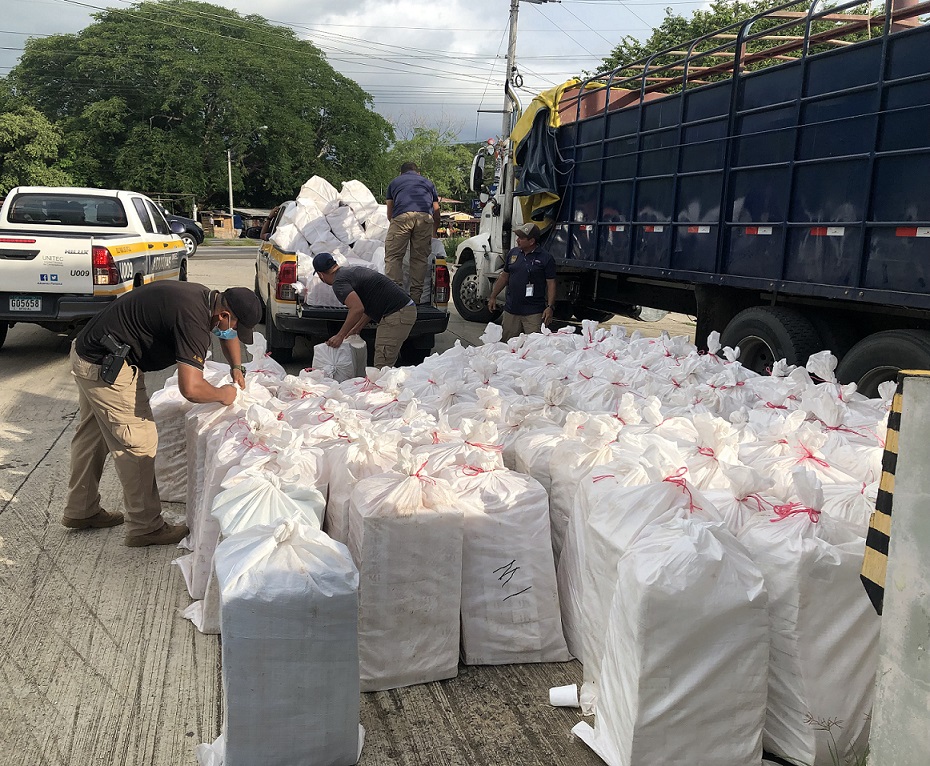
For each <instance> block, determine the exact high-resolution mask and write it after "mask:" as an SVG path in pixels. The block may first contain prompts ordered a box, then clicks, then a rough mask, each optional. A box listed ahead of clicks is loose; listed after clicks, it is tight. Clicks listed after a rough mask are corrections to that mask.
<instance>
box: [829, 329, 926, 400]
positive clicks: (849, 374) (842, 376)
mask: <svg viewBox="0 0 930 766" xmlns="http://www.w3.org/2000/svg"><path fill="white" fill-rule="evenodd" d="M928 369H930V332H928V331H927V330H886V331H885V332H877V333H875V334H873V335H869V336H868V337H867V338H863V339H862V340H860V341H859V342H858V343H857V344H856V345H855V346H853V347H852V348H851V349H850V350H849V353H848V354H846V356H844V357H843V360H842V361H841V362H840V363H839V364H838V365H837V367H836V377H837V379H838V380H840V381H841V382H843V383H851V382H852V383H855V384H856V386H857V388H858V390H859V393H861V394H864V395H865V396H868V397H873V398H874V397H876V396H878V387H879V385H881V384H882V383H884V382H885V381H887V380H896V379H897V377H898V372H899V371H900V370H928Z"/></svg>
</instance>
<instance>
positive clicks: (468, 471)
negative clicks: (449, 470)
mask: <svg viewBox="0 0 930 766" xmlns="http://www.w3.org/2000/svg"><path fill="white" fill-rule="evenodd" d="M462 473H463V474H465V475H466V476H479V475H480V474H482V473H490V471H488V470H487V469H485V468H479V467H478V466H476V465H463V466H462Z"/></svg>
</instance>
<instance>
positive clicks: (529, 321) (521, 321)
mask: <svg viewBox="0 0 930 766" xmlns="http://www.w3.org/2000/svg"><path fill="white" fill-rule="evenodd" d="M513 233H514V234H515V235H516V238H517V246H516V247H514V248H512V249H511V251H510V252H509V253H507V258H506V260H505V261H504V270H503V271H501V273H500V275H499V276H498V277H497V280H496V281H495V282H494V286H493V287H492V288H491V296H490V298H488V308H489V309H490V310H491V311H496V310H497V296H498V295H499V294H500V292H501V291H502V290H503V289H504V288H505V287H506V288H507V300H506V301H505V302H504V316H503V317H501V327H502V328H503V330H504V334H503V337H502V338H501V339H502V340H509V339H510V338H514V337H516V336H517V335H519V334H520V333H524V332H525V333H533V332H539V331H540V330H541V329H542V326H543V325H544V324H549V322H551V321H552V315H553V309H554V308H555V261H554V260H553V258H552V256H551V255H549V253H547V252H546V251H545V250H541V249H540V248H539V244H538V243H539V227H538V226H537V225H536V224H535V223H527V224H523V226H517V227H516V228H515V229H514V230H513Z"/></svg>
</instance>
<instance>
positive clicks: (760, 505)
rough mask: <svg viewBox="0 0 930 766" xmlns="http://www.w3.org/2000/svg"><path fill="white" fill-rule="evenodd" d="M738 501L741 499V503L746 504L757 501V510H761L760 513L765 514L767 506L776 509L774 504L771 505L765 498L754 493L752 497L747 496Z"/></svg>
mask: <svg viewBox="0 0 930 766" xmlns="http://www.w3.org/2000/svg"><path fill="white" fill-rule="evenodd" d="M738 499H739V502H741V503H746V502H748V501H750V500H755V501H756V508H758V509H759V513H762V512H764V511H765V508H766V506H768V507H769V508H774V507H775V506H774V505H773V504H772V503H770V502H769V501H768V500H766V499H765V498H764V497H761V496H760V495H758V494H756V493H753V494H751V495H746V497H741V498H738Z"/></svg>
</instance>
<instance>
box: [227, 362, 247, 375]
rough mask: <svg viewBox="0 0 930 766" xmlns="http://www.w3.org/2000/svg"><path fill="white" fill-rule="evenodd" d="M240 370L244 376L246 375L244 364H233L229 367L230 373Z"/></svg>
mask: <svg viewBox="0 0 930 766" xmlns="http://www.w3.org/2000/svg"><path fill="white" fill-rule="evenodd" d="M233 370H239V372H241V373H242V374H243V375H245V365H244V364H231V365H229V371H230V372H232V371H233Z"/></svg>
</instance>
